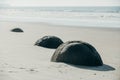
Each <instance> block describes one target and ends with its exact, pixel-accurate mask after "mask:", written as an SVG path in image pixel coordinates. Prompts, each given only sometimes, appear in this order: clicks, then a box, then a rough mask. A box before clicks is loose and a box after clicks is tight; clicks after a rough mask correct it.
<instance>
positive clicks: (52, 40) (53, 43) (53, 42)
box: [35, 36, 63, 49]
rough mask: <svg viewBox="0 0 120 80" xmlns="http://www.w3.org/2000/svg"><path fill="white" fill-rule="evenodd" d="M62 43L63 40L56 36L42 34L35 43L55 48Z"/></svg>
mask: <svg viewBox="0 0 120 80" xmlns="http://www.w3.org/2000/svg"><path fill="white" fill-rule="evenodd" d="M62 43H63V41H62V40H61V39H60V38H58V37H56V36H44V37H42V38H40V39H39V40H37V42H36V43H35V45H37V46H42V47H46V48H53V49H56V48H57V47H58V46H59V45H61V44H62Z"/></svg>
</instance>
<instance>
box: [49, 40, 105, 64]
mask: <svg viewBox="0 0 120 80" xmlns="http://www.w3.org/2000/svg"><path fill="white" fill-rule="evenodd" d="M51 61H53V62H64V63H68V64H73V65H83V66H102V65H103V61H102V59H101V57H100V55H99V53H98V52H97V51H96V49H95V48H94V47H93V46H92V45H90V44H88V43H86V42H82V41H68V42H66V43H63V44H62V45H60V46H59V47H58V48H57V49H56V51H55V52H54V54H53V56H52V58H51Z"/></svg>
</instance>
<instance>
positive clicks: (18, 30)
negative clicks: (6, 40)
mask: <svg viewBox="0 0 120 80" xmlns="http://www.w3.org/2000/svg"><path fill="white" fill-rule="evenodd" d="M11 31H12V32H23V30H22V29H20V28H14V29H12V30H11Z"/></svg>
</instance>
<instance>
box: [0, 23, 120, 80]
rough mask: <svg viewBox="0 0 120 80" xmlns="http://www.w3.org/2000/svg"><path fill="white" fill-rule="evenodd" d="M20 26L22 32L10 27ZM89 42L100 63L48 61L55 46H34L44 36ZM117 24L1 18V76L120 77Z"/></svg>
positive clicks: (47, 79)
mask: <svg viewBox="0 0 120 80" xmlns="http://www.w3.org/2000/svg"><path fill="white" fill-rule="evenodd" d="M16 27H19V28H21V29H22V30H23V31H24V33H15V32H11V31H10V30H11V29H13V28H16ZM46 35H53V36H58V37H59V38H61V39H62V40H63V41H64V42H66V41H71V40H82V41H85V42H88V43H90V44H92V45H93V46H94V47H95V48H96V49H97V51H98V52H99V54H100V55H101V58H102V60H103V63H104V65H103V66H99V67H86V66H75V65H69V64H65V63H56V62H51V61H50V59H51V56H52V55H53V53H54V51H55V49H48V48H43V47H38V46H35V45H34V44H35V42H36V41H37V40H38V39H40V38H41V37H43V36H46ZM119 41H120V28H92V27H91V28H87V27H82V26H81V27H74V26H73V27H72V26H71V27H70V26H60V25H53V24H47V23H32V22H31V23H29V22H0V80H120V42H119Z"/></svg>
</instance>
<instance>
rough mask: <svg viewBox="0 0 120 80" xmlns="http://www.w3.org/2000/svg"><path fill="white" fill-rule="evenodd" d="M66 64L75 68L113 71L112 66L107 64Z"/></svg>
mask: <svg viewBox="0 0 120 80" xmlns="http://www.w3.org/2000/svg"><path fill="white" fill-rule="evenodd" d="M68 65H70V66H73V67H77V68H82V69H88V70H95V71H114V70H115V68H114V67H112V66H109V65H107V64H103V65H102V66H79V65H72V64H68Z"/></svg>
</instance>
